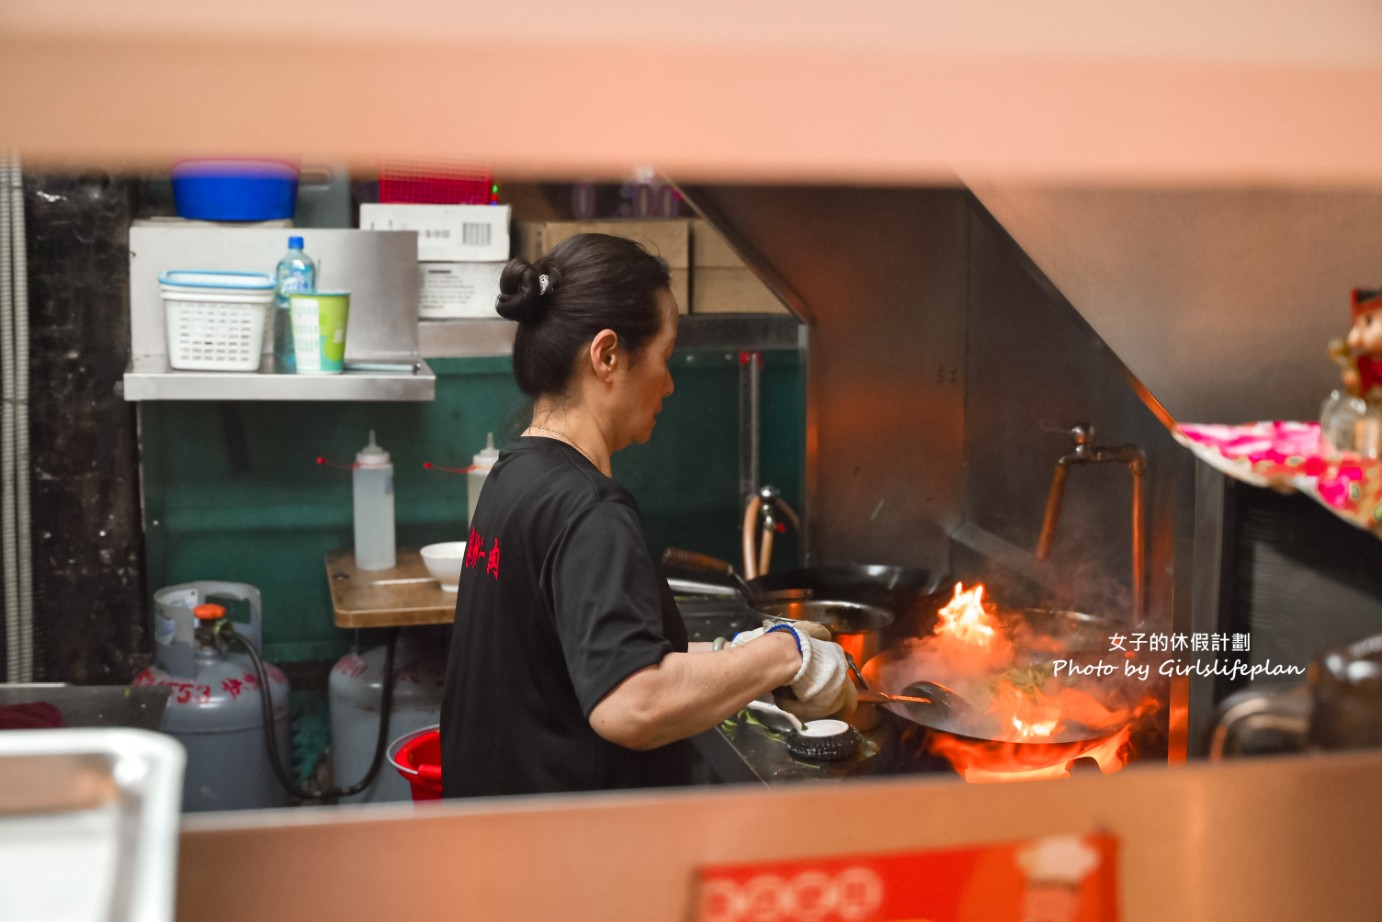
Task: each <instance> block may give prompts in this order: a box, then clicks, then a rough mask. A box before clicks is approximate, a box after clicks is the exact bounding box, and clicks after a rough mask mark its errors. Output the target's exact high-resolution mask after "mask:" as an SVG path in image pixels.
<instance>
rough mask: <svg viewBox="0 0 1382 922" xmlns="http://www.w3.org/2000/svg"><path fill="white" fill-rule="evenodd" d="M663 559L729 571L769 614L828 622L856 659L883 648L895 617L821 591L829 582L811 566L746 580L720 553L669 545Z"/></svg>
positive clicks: (757, 606) (751, 599)
mask: <svg viewBox="0 0 1382 922" xmlns="http://www.w3.org/2000/svg"><path fill="white" fill-rule="evenodd" d="M662 560H663V563H664V564H666V565H668V566H672V567H680V568H683V569H688V570H699V571H703V572H710V573H720V574H723V575H725V576H729V577H730V578H732V579H733V580H734V581H735V582H736V584H737V586H738V590H739V591H740V592H741V593H742V594H743V597H744V599H745V600H746V602H747V604H748V606H749V607H750V608H751V609H753V610H754V611H756V612H758V613H760V614H761V615H763V617H764V618H765V619H770V620H777V621H784V622H790V621H810V622H813V623H815V624H822V625H825V626H826V627H827V628H829V629H830V635H831V637H832V638H833V639H834V640H835V642H836V643H838V644H839V645H840V646H842V647H844V648H845V651H846V652H847V653H849V654H850V655H851V656H852V657H853V658H854V662H856V663H863V662H865V661H866V660H868V659H870V658H872V657H873V656H875V655H877V654H878V652H879V651H881V650H882V649H883V630H884V629H885V628H887V627H888V626H889V625H891V624H892V623H893V622H894V621H895V620H896V619H895V617H894V615H893V613H892V612H891V611H889V610H888V609H886V608H882V607H880V606H878V605H873V604H870V603H868V602H862V601H856V600H853V599H845V598H837V597H835V596H834V595H833V594H829V593H826V592H820V591H818V589H820V588H823V587H824V586H825V585H826V583H825V581H823V580H822V579H820V578H819V576H820V574H815V575H816V576H817V577H818V578H816V579H807V578H805V576H804V574H805V573H807V572H808V571H796V574H797V575H796V576H795V577H792V576H791V574H792V573H793V572H794V571H790V570H789V571H782V572H778V573H773V574H770V575H769V576H763V577H758V578H756V579H752V580H749V581H748V582H745V581H744V580H743V579H741V578H740V577H739V575H738V574H737V573H735V572H734V567H733V565H731V564H730V563H728V562H726V561H724V560H720V559H719V558H717V557H709V556H707V555H705V554H697V553H694V552H691V551H683V550H680V549H678V548H668V549H667V550H666V551H665V552H663V555H662ZM683 585H684V584H683ZM693 585H694V584H693ZM856 588H857V587H856ZM856 594H857V593H856Z"/></svg>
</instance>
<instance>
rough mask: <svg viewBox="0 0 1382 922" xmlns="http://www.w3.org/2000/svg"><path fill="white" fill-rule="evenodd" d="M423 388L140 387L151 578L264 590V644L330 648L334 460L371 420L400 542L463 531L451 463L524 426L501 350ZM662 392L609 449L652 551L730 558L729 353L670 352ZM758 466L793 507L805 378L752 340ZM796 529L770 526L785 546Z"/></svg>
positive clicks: (345, 637) (732, 374) (452, 536)
mask: <svg viewBox="0 0 1382 922" xmlns="http://www.w3.org/2000/svg"><path fill="white" fill-rule="evenodd" d="M429 364H431V365H432V367H433V369H434V370H435V372H436V374H437V399H436V400H435V402H431V403H349V404H343V403H305V402H283V403H276V402H275V403H264V402H238V403H203V402H197V403H181V402H167V403H163V402H150V403H145V404H142V405H141V407H140V430H141V432H140V447H141V463H142V469H143V496H144V517H145V525H146V528H147V549H148V584H149V587H150V591H151V592H152V591H153V590H155V589H158V588H159V587H162V586H167V585H171V584H174V583H178V582H184V581H188V580H198V579H217V580H230V581H234V582H245V583H250V584H251V585H254V586H256V587H258V588H259V589H260V590H261V592H262V593H263V595H264V623H265V645H266V653H267V654H268V657H269V658H270V659H272V660H275V661H280V662H293V661H321V660H328V659H334V658H335V657H337V656H339V655H340V654H341V653H343V652H344V651H345V650H346V649H347V647H348V646H349V645H350V643H351V641H352V636H351V633H352V632H348V631H343V630H340V629H337V628H336V627H335V626H334V625H333V622H332V614H331V603H330V596H329V592H328V588H327V583H326V575H325V565H324V558H325V555H326V554H327V553H329V552H331V551H334V550H341V549H348V548H349V547H350V546H351V544H352V540H353V539H352V525H351V477H350V471H349V470H346V469H341V468H335V467H331V466H324V465H318V464H317V463H316V459H317V458H318V457H319V456H321V457H324V458H326V459H327V460H328V461H332V462H335V463H337V464H340V465H343V466H346V465H349V464H350V462H351V461H352V460H353V458H354V454H355V452H356V451H358V450H359V449H360V448H361V447H362V446H364V444H365V442H366V440H367V439H368V437H369V430H371V429H373V430H374V431H375V435H376V439H377V441H378V442H379V444H380V445H382V446H383V447H384V448H385V449H387V450H388V451H389V452H390V454H391V455H392V461H393V464H394V471H395V484H396V489H395V502H396V517H397V532H398V543H399V546H402V547H407V546H412V547H418V546H421V545H424V544H428V543H431V542H435V541H449V540H459V539H462V538H464V536H465V516H466V478H465V477H464V476H463V475H459V474H449V473H444V472H440V471H437V470H424V469H423V464H424V462H428V461H430V462H432V463H433V464H434V465H437V466H440V467H455V468H462V467H465V466H467V465H468V464H470V459H471V456H472V455H473V454H474V453H475V452H476V451H478V450H479V449H480V448H482V447H483V446H484V444H485V434H486V433H487V432H493V433H494V434H495V443H496V445H502V444H503V441H504V439H505V438H506V437H510V436H512V435H513V434H514V433H516V432H517V431H518V430H520V429H521V428H522V423H523V422H524V421H525V417H524V406H523V401H522V397H521V395H520V394H519V392H518V389H517V387H516V386H515V385H514V384H513V379H512V375H511V372H510V363H509V360H508V359H507V358H487V359H464V360H462V359H442V360H432V361H431V362H430V363H429ZM672 373H673V376H674V378H675V381H676V392H675V393H674V394H673V396H672V397H670V398H668V400H667V401H666V404H665V408H664V410H663V413H662V415H661V416H660V417H659V420H658V426H657V429H656V432H655V434H654V436H653V439H652V440H651V441H650V442H649V443H648V444H647V445H641V446H632V447H630V448H628V449H626V450H625V451H623V452H621V453H620V454H618V455H616V456H615V459H614V473H615V477H616V478H617V479H619V480H620V481H621V482H622V483H624V484H625V485H627V486H628V487H629V488H630V489H631V490H632V491H633V493H634V495H635V496H636V497H637V498H638V501H639V503H640V505H641V507H642V510H643V515H644V520H645V523H646V525H647V531H648V539H649V542H650V544H651V545H652V546H653V548H654V550H655V551H656V552H660V550H661V548H663V547H665V546H669V545H675V546H681V547H686V548H690V549H693V550H698V551H702V552H705V553H710V554H714V555H716V556H719V557H724V558H725V559H728V560H734V561H736V565H737V561H738V547H739V531H738V529H739V523H740V517H741V515H742V507H741V506H740V505H739V500H738V497H737V492H738V476H739V468H738V379H739V360H738V355H737V354H734V353H725V352H684V353H682V352H679V353H678V354H677V355H675V356H674V357H673V362H672ZM762 382H763V383H762V408H763V420H764V423H763V435H762V451H763V457H762V462H761V471H762V477H763V480H764V481H765V482H770V483H773V484H775V485H777V486H778V487H780V488H781V489H782V490H783V492H784V495H785V496H786V498H787V499H788V501H789V502H790V503H792V504H793V505H794V506H796V507H798V508H800V497H801V480H802V438H803V411H802V408H803V389H802V376H801V361H800V358H799V356H798V354H797V353H795V352H770V353H766V354H765V364H764V370H763V378H762ZM795 553H796V542H795V539H794V536H790V535H789V536H787V537H786V538H784V540H783V541H782V542H780V543H779V545H778V548H777V552H776V559H777V560H778V561H779V563H780V564H783V563H785V562H787V561H789V560H792V559H793V555H794V554H795Z"/></svg>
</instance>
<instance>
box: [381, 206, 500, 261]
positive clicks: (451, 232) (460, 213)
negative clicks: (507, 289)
mask: <svg viewBox="0 0 1382 922" xmlns="http://www.w3.org/2000/svg"><path fill="white" fill-rule="evenodd" d="M509 217H510V209H509V206H508V205H361V206H360V229H361V230H379V231H390V230H395V231H396V230H410V231H417V258H418V259H419V260H422V261H430V262H503V261H505V260H507V259H508V258H509Z"/></svg>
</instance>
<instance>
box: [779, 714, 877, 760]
mask: <svg viewBox="0 0 1382 922" xmlns="http://www.w3.org/2000/svg"><path fill="white" fill-rule="evenodd" d="M785 736H786V738H787V751H788V752H790V753H791V754H792V755H793V756H794V757H796V758H798V759H805V760H806V761H808V762H842V761H844V760H845V759H848V758H851V757H852V756H853V755H854V754H855V753H856V752H858V751H859V743H860V742H861V741H862V739H863V738H862V737H861V736H860V735H859V731H858V730H856V729H854V728H853V727H851V726H850V725H849V724H847V723H845V722H844V721H843V720H813V721H811V722H810V723H808V724H805V725H803V726H802V728H801V729H800V730H789V731H788V732H787V733H786V734H785Z"/></svg>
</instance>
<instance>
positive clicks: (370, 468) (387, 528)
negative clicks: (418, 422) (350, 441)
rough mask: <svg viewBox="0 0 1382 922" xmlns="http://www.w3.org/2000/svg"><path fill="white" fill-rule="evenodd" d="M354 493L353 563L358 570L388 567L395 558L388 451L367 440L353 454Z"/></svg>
mask: <svg viewBox="0 0 1382 922" xmlns="http://www.w3.org/2000/svg"><path fill="white" fill-rule="evenodd" d="M351 479H352V486H353V487H354V494H355V566H356V568H357V569H360V570H388V569H390V568H392V567H393V566H395V565H396V564H397V562H398V559H397V556H396V553H395V549H394V529H393V464H392V463H391V462H390V461H389V453H388V452H387V451H385V450H384V449H382V448H380V447H379V446H378V445H376V444H374V430H373V429H371V430H370V433H369V444H368V445H366V446H365V447H364V448H362V449H360V453H359V454H357V455H356V456H355V470H354V472H353V474H352V477H351Z"/></svg>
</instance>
